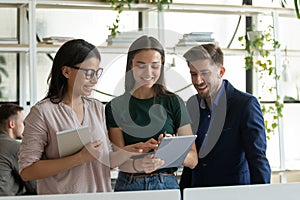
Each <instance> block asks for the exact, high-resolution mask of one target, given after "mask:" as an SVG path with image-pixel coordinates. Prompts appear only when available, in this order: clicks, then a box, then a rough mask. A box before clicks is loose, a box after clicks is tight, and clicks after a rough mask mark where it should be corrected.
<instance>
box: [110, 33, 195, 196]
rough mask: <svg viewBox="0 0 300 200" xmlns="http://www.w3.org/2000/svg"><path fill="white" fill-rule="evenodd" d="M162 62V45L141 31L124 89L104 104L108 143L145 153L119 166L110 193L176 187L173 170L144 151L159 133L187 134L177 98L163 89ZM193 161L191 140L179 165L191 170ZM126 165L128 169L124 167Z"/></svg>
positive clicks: (155, 142)
mask: <svg viewBox="0 0 300 200" xmlns="http://www.w3.org/2000/svg"><path fill="white" fill-rule="evenodd" d="M164 64H165V53H164V49H163V47H162V45H161V44H160V43H159V41H158V40H157V39H155V38H154V37H149V36H146V35H144V36H141V37H139V38H138V39H136V40H135V41H134V42H133V43H132V44H131V46H130V47H129V51H128V54H127V64H126V75H125V93H124V94H123V95H121V96H119V97H116V98H114V99H113V100H112V101H110V102H109V103H108V104H107V105H106V107H105V114H106V122H107V127H108V133H109V138H110V140H111V142H112V144H113V145H115V147H117V148H121V149H124V148H125V149H126V148H127V147H130V148H127V150H129V149H130V150H131V151H133V152H140V153H146V156H143V157H142V156H141V157H139V158H137V157H135V158H132V159H129V160H128V161H127V162H125V163H124V164H123V165H121V166H120V171H119V174H118V178H117V181H116V185H115V190H114V191H134V190H162V189H179V185H178V182H177V179H176V176H175V174H174V173H175V172H176V171H177V168H176V167H175V168H174V167H172V168H170V167H169V168H168V167H165V168H159V167H160V166H162V165H163V164H164V161H163V160H160V159H159V158H155V157H153V155H152V154H148V155H147V153H148V152H152V151H153V150H156V149H157V146H158V144H159V142H160V140H161V139H162V137H163V135H164V134H165V136H170V137H171V136H173V135H192V130H191V126H190V118H189V116H188V113H187V110H186V107H185V104H184V102H183V100H182V99H181V98H180V97H179V96H177V95H175V94H174V93H172V92H170V91H168V90H167V89H166V86H165V83H164ZM196 164H197V153H196V148H195V145H194V144H193V146H192V148H191V149H190V151H189V153H188V155H187V156H186V158H185V160H184V162H183V165H184V166H186V167H188V168H194V167H195V165H196ZM126 166H127V167H126ZM128 166H132V170H126V169H130V167H128Z"/></svg>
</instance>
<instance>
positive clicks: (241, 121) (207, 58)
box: [180, 44, 271, 190]
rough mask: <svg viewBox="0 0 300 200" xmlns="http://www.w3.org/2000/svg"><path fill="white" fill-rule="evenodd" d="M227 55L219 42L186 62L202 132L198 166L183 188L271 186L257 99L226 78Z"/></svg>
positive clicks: (187, 172) (185, 175)
mask: <svg viewBox="0 0 300 200" xmlns="http://www.w3.org/2000/svg"><path fill="white" fill-rule="evenodd" d="M223 57H224V55H223V52H222V50H221V49H220V47H218V46H217V45H215V44H204V45H200V46H195V47H193V48H191V49H189V50H188V51H187V52H186V53H185V54H184V58H185V59H186V61H187V65H188V67H189V70H190V74H191V80H192V83H193V85H194V87H195V89H196V91H197V94H196V95H194V96H192V97H191V98H190V99H189V100H188V101H187V108H188V111H189V113H190V116H191V118H192V129H193V132H194V134H197V136H198V137H197V138H196V147H197V151H198V158H199V160H198V164H197V166H196V167H195V168H194V169H190V168H187V167H184V169H183V172H182V175H181V179H180V188H181V190H183V189H184V188H189V187H209V186H229V185H246V184H265V183H270V176H271V170H270V165H269V162H268V159H267V158H266V133H265V127H264V119H263V116H262V112H261V108H260V104H259V102H258V100H257V98H255V97H254V96H252V95H251V94H247V93H244V92H241V91H239V90H237V89H235V88H234V87H233V86H232V85H231V84H230V82H229V81H228V80H225V79H223V78H222V77H223V75H224V73H225V68H224V66H223V59H224V58H223Z"/></svg>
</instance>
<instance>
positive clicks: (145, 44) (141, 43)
mask: <svg viewBox="0 0 300 200" xmlns="http://www.w3.org/2000/svg"><path fill="white" fill-rule="evenodd" d="M142 50H155V51H158V52H159V53H160V55H161V64H162V65H161V71H160V77H159V78H158V80H157V82H156V83H155V84H154V85H153V90H154V93H155V95H159V94H172V93H171V92H169V91H168V90H167V88H166V86H165V85H166V84H165V75H164V65H165V51H164V48H163V46H162V45H161V44H160V42H159V41H158V40H157V39H155V38H154V37H151V36H146V35H143V36H141V37H139V38H138V39H136V40H135V41H134V42H133V43H132V44H131V45H130V47H129V50H128V54H127V63H126V72H125V73H126V74H125V92H130V91H131V90H132V89H133V87H134V84H135V80H134V78H133V73H132V60H133V58H134V56H135V55H136V54H137V53H138V52H140V51H142Z"/></svg>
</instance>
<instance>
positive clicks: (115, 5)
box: [105, 0, 173, 37]
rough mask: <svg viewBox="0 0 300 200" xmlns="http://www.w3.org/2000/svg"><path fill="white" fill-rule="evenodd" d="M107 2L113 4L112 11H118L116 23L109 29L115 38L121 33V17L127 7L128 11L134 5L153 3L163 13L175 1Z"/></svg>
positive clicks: (126, 0) (117, 0) (110, 0)
mask: <svg viewBox="0 0 300 200" xmlns="http://www.w3.org/2000/svg"><path fill="white" fill-rule="evenodd" d="M105 2H108V3H110V4H111V8H112V10H115V11H117V16H116V19H115V21H114V22H113V24H112V25H111V26H109V27H108V29H109V30H110V35H111V36H112V37H115V36H116V35H117V34H119V33H120V31H119V30H118V29H119V23H120V15H121V13H122V12H123V11H124V9H125V6H127V7H128V9H131V5H132V4H133V3H151V4H156V5H157V10H158V11H162V10H163V8H164V7H163V6H164V5H170V4H171V3H173V0H105Z"/></svg>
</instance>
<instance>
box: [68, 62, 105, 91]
mask: <svg viewBox="0 0 300 200" xmlns="http://www.w3.org/2000/svg"><path fill="white" fill-rule="evenodd" d="M99 65H100V61H99V59H97V58H94V57H91V58H89V59H86V60H84V61H83V62H82V63H80V64H78V65H76V66H75V67H79V68H80V69H75V68H72V67H70V66H66V67H64V69H63V74H64V75H65V77H66V78H67V80H68V92H72V93H73V96H90V95H91V93H92V91H93V89H94V87H95V85H96V84H97V82H98V78H97V77H96V73H94V76H92V77H88V76H87V75H86V74H87V73H88V74H90V71H93V70H94V72H97V70H99ZM87 69H89V71H87Z"/></svg>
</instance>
